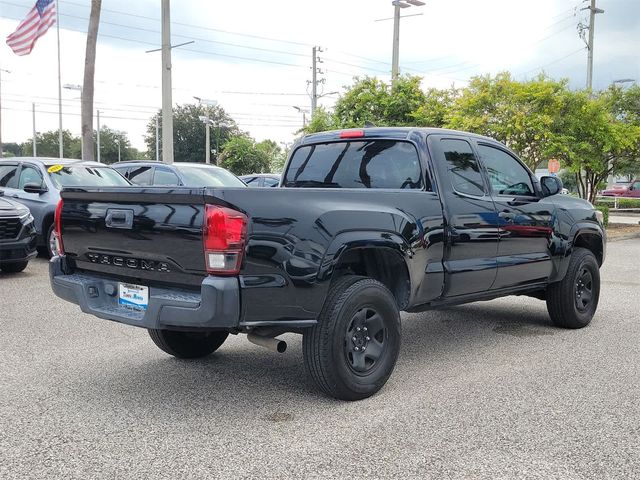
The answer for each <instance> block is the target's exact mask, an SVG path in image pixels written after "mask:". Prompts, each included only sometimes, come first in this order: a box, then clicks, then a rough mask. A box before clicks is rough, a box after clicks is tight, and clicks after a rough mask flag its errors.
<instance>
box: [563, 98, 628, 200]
mask: <svg viewBox="0 0 640 480" xmlns="http://www.w3.org/2000/svg"><path fill="white" fill-rule="evenodd" d="M610 95H611V92H610V91H605V92H602V93H600V94H599V95H596V96H595V97H593V96H591V95H590V94H589V92H586V91H579V92H570V93H569V94H567V95H566V98H567V101H566V106H565V108H564V110H563V115H562V117H561V119H560V122H561V125H560V129H561V130H560V134H559V137H560V138H561V141H560V142H559V143H558V145H557V147H558V152H557V154H556V156H557V157H558V158H559V159H560V160H561V162H563V163H564V164H565V165H567V167H568V169H569V171H570V172H571V173H573V175H574V176H575V179H576V184H577V188H578V193H579V195H580V196H581V197H582V198H585V199H587V200H589V201H591V202H594V201H595V196H596V194H597V192H598V190H599V189H601V188H602V187H603V186H604V185H605V181H606V179H607V177H608V176H609V174H611V173H617V172H623V171H625V170H628V169H630V168H632V165H633V164H634V163H635V164H637V159H638V152H639V149H640V126H638V125H634V124H633V123H631V122H628V121H625V120H624V118H623V117H621V116H620V115H617V114H616V112H614V111H612V109H611V105H612V99H611V97H610Z"/></svg>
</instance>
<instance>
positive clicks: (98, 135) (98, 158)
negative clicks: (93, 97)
mask: <svg viewBox="0 0 640 480" xmlns="http://www.w3.org/2000/svg"><path fill="white" fill-rule="evenodd" d="M96 113H97V119H98V125H97V127H98V132H97V135H96V138H97V140H98V144H97V145H96V146H97V148H98V155H97V157H96V159H97V160H98V163H100V110H97V112H96Z"/></svg>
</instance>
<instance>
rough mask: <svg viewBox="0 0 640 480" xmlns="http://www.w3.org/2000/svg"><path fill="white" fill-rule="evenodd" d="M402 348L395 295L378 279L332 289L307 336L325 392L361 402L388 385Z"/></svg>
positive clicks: (314, 373)
mask: <svg viewBox="0 0 640 480" xmlns="http://www.w3.org/2000/svg"><path fill="white" fill-rule="evenodd" d="M359 325H362V327H361V326H359ZM367 325H368V326H369V327H368V329H367V328H365V326H367ZM369 335H370V336H369ZM400 343H401V331H400V312H399V311H398V306H397V304H396V301H395V298H394V297H393V295H392V294H391V292H390V291H389V290H388V289H387V287H385V286H384V285H383V284H382V283H380V282H378V281H377V280H373V279H371V278H364V277H355V276H348V277H344V278H340V279H338V280H337V281H336V283H335V284H334V285H333V286H332V287H331V290H330V291H329V295H328V297H327V300H326V301H325V304H324V307H323V309H322V312H321V313H320V316H319V318H318V323H317V325H315V326H313V327H312V328H309V329H307V330H305V332H304V334H303V340H302V352H303V354H304V362H305V366H306V369H307V371H308V372H309V374H310V375H311V377H312V378H313V379H314V380H315V382H316V383H317V384H318V386H319V387H320V389H321V390H322V391H323V392H325V393H326V394H327V395H330V396H332V397H335V398H338V399H340V400H361V399H363V398H367V397H370V396H371V395H373V394H374V393H376V392H377V391H378V390H380V389H381V388H382V387H383V386H384V384H385V383H386V381H387V379H388V378H389V376H390V375H391V372H392V371H393V367H394V366H395V364H396V360H397V358H398V353H399V351H400ZM363 346H364V347H365V348H366V350H365V349H364V348H362V347H363ZM356 347H357V348H356ZM359 348H360V349H361V350H360V351H358V352H356V351H355V350H358V349H359ZM365 352H366V353H365Z"/></svg>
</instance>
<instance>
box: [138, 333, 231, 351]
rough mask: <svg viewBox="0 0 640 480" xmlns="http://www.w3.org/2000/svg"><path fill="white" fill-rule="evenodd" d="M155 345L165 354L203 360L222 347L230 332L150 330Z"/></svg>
mask: <svg viewBox="0 0 640 480" xmlns="http://www.w3.org/2000/svg"><path fill="white" fill-rule="evenodd" d="M148 331H149V336H150V337H151V340H153V343H155V344H156V346H157V347H158V348H159V349H160V350H162V351H163V352H165V353H168V354H169V355H173V356H174V357H177V358H202V357H206V356H207V355H210V354H212V353H213V352H215V351H216V350H217V349H218V348H220V347H221V346H222V344H223V343H224V341H225V340H226V339H227V337H228V336H229V333H228V332H182V331H176V330H154V329H151V328H150V329H148Z"/></svg>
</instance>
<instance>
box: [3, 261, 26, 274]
mask: <svg viewBox="0 0 640 480" xmlns="http://www.w3.org/2000/svg"><path fill="white" fill-rule="evenodd" d="M28 264H29V262H28V261H26V262H7V263H3V264H1V265H0V270H2V271H3V272H5V273H19V272H21V271H23V270H24V269H25V268H27V265H28Z"/></svg>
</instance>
